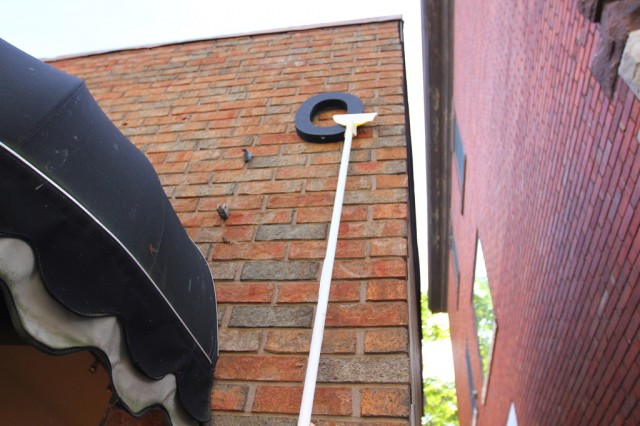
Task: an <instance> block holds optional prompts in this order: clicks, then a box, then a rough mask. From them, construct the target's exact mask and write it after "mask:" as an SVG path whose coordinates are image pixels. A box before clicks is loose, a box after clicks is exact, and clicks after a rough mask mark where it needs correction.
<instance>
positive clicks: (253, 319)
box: [229, 306, 313, 327]
mask: <svg viewBox="0 0 640 426" xmlns="http://www.w3.org/2000/svg"><path fill="white" fill-rule="evenodd" d="M312 322H313V308H312V307H311V306H234V307H233V310H232V311H231V320H230V321H229V326H230V327H311V325H312Z"/></svg>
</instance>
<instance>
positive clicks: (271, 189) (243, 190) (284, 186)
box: [237, 180, 302, 194]
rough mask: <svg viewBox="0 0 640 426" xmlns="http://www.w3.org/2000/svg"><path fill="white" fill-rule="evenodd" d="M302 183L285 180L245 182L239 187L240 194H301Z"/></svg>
mask: <svg viewBox="0 0 640 426" xmlns="http://www.w3.org/2000/svg"><path fill="white" fill-rule="evenodd" d="M301 190H302V181H298V180H284V181H275V182H271V181H269V182H244V183H241V184H240V185H239V186H238V191H237V193H238V194H278V193H288V192H300V191H301Z"/></svg>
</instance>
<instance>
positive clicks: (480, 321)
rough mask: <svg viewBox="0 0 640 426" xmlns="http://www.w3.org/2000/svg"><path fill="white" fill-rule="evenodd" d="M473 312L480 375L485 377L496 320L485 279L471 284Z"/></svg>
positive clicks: (487, 282)
mask: <svg viewBox="0 0 640 426" xmlns="http://www.w3.org/2000/svg"><path fill="white" fill-rule="evenodd" d="M473 310H474V312H475V317H476V330H477V332H478V345H479V347H480V357H481V358H482V375H483V376H486V374H487V369H488V367H489V354H490V352H491V345H492V343H493V331H494V326H495V320H496V317H495V314H494V311H493V299H492V298H491V291H490V290H489V280H488V279H487V278H486V277H482V278H479V277H478V278H476V280H475V282H474V283H473Z"/></svg>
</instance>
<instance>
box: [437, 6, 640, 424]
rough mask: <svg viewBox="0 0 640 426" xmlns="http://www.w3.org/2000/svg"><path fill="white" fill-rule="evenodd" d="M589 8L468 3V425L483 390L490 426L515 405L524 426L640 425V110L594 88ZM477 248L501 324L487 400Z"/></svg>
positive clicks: (464, 11) (457, 221) (457, 104)
mask: <svg viewBox="0 0 640 426" xmlns="http://www.w3.org/2000/svg"><path fill="white" fill-rule="evenodd" d="M578 3H579V2H578V1H574V0H563V1H540V2H504V1H493V0H490V1H486V2H482V3H478V2H474V1H470V0H457V1H456V2H455V7H454V15H453V25H454V26H453V63H454V70H453V71H452V72H453V104H454V108H453V110H452V112H453V113H454V114H455V117H456V120H457V124H458V127H459V131H460V136H461V140H462V146H463V147H464V154H465V155H466V169H465V185H464V187H463V188H464V191H462V190H461V185H460V184H459V183H460V182H459V173H458V171H459V170H458V167H459V163H457V162H456V159H455V154H452V156H453V159H452V162H451V176H450V179H451V196H450V199H451V208H450V215H451V233H452V239H453V241H454V242H455V249H456V252H457V263H458V265H459V286H460V287H459V291H458V290H457V288H456V287H457V285H456V274H455V272H454V268H455V262H454V260H453V256H451V257H450V262H449V278H448V311H449V315H450V319H451V325H452V329H451V333H452V337H453V348H454V357H455V365H456V385H457V389H458V401H459V413H460V421H461V424H463V425H469V424H471V422H472V401H471V398H472V391H475V392H477V406H478V415H477V424H478V425H501V424H502V425H504V424H505V423H506V420H507V415H508V413H509V407H510V404H511V403H512V402H513V403H514V404H515V410H516V413H517V419H518V422H519V423H520V424H524V425H529V424H533V425H538V424H539V425H586V424H599V425H611V424H619V425H622V424H628V425H631V424H639V423H640V333H639V329H640V310H639V307H640V305H639V303H640V258H639V257H638V256H639V253H640V235H639V234H638V229H639V228H640V205H639V203H640V181H639V179H638V177H639V173H640V152H639V149H638V131H639V130H640V121H639V119H640V116H639V114H640V102H639V101H638V99H637V98H636V97H635V95H634V94H633V93H632V92H631V91H630V90H629V88H628V87H627V86H626V84H625V83H624V82H622V81H618V83H617V89H616V91H615V93H614V95H613V96H612V97H611V98H609V97H608V96H607V95H606V94H605V91H604V90H603V88H602V87H601V86H600V84H599V83H598V81H597V80H596V79H595V78H594V75H593V72H592V66H591V63H592V58H593V55H594V52H595V51H596V47H597V43H598V39H599V31H600V25H599V24H596V23H591V22H589V21H587V20H586V19H585V18H584V17H583V16H582V15H581V14H580V13H579V12H578V10H577V6H578ZM604 3H607V2H604ZM462 201H464V209H462V204H461V203H462ZM477 237H479V238H480V240H481V242H482V248H483V251H484V256H485V260H486V266H487V271H488V278H489V284H490V288H491V293H492V296H493V302H494V307H495V315H496V321H497V324H498V331H497V337H496V339H495V347H494V351H493V359H492V363H491V369H490V375H489V379H488V387H487V390H486V395H485V392H484V391H483V378H482V372H481V363H480V357H479V352H478V343H477V337H476V332H475V325H474V313H473V307H472V303H471V297H472V295H471V292H472V284H473V275H474V262H475V253H476V238H477ZM467 347H468V348H469V355H470V361H471V362H470V367H471V371H472V377H473V383H474V388H475V389H470V381H469V380H468V379H469V378H468V374H467V371H468V370H467V366H466V361H465V352H466V348H467Z"/></svg>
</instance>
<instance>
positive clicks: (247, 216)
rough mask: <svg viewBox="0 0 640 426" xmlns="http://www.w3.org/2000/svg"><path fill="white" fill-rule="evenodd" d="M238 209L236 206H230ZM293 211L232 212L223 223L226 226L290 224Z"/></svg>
mask: <svg viewBox="0 0 640 426" xmlns="http://www.w3.org/2000/svg"><path fill="white" fill-rule="evenodd" d="M232 207H234V208H239V207H238V206H235V205H234V206H232ZM292 218H293V211H292V210H289V209H279V210H269V211H263V210H246V211H241V210H236V209H234V210H233V213H232V214H231V215H230V216H229V218H228V219H227V220H226V221H225V223H226V224H227V225H262V224H274V223H291V220H292Z"/></svg>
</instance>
